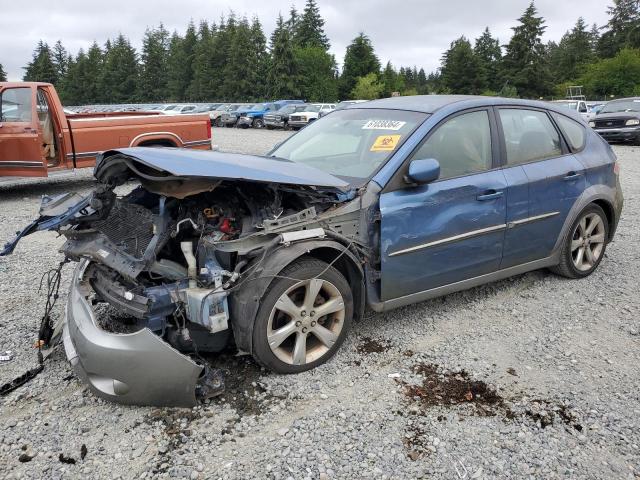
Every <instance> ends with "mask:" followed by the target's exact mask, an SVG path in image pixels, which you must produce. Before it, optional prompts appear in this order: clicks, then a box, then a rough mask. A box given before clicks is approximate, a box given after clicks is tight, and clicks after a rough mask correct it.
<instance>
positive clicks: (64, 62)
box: [52, 40, 69, 81]
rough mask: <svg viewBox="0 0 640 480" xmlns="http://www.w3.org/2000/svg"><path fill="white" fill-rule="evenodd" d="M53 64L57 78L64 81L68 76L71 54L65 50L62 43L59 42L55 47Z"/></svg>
mask: <svg viewBox="0 0 640 480" xmlns="http://www.w3.org/2000/svg"><path fill="white" fill-rule="evenodd" d="M52 55H53V63H54V65H55V67H56V77H57V79H58V80H59V81H62V80H63V79H64V77H65V75H66V74H67V68H68V66H69V53H68V52H67V49H66V48H64V46H63V45H62V42H61V41H60V40H58V41H57V42H56V44H55V45H54V46H53V51H52Z"/></svg>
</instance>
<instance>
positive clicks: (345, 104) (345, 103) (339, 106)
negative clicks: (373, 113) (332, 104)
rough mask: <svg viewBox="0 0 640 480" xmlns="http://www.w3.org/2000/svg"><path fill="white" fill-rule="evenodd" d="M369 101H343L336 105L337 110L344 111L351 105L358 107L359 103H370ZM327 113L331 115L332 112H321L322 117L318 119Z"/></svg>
mask: <svg viewBox="0 0 640 480" xmlns="http://www.w3.org/2000/svg"><path fill="white" fill-rule="evenodd" d="M368 101H369V100H343V101H341V102H339V103H338V104H337V105H336V108H335V110H342V109H343V108H347V107H349V106H351V105H356V104H358V103H364V102H368ZM327 113H330V111H329V112H326V111H323V112H320V115H319V116H318V118H320V117H323V116H325V115H326V114H327Z"/></svg>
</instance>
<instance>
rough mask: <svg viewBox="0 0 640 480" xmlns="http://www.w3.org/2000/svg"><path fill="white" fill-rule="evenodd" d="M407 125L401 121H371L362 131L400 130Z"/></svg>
mask: <svg viewBox="0 0 640 480" xmlns="http://www.w3.org/2000/svg"><path fill="white" fill-rule="evenodd" d="M406 123H407V122H401V121H399V120H369V121H368V122H367V123H365V124H364V125H363V127H362V130H400V129H401V128H402V127H404V126H405V125H406Z"/></svg>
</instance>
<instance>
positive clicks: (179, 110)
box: [161, 104, 198, 115]
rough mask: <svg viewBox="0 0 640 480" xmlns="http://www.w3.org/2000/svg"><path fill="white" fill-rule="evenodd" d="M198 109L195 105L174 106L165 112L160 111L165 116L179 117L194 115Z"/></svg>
mask: <svg viewBox="0 0 640 480" xmlns="http://www.w3.org/2000/svg"><path fill="white" fill-rule="evenodd" d="M197 108H198V106H197V105H193V104H190V105H175V106H174V107H173V108H167V109H166V110H161V112H162V113H164V114H165V115H180V114H183V113H195V110H196V109H197Z"/></svg>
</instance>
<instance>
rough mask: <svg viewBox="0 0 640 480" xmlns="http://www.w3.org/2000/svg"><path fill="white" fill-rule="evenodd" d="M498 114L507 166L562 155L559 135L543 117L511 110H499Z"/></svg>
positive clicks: (543, 114) (527, 111)
mask: <svg viewBox="0 0 640 480" xmlns="http://www.w3.org/2000/svg"><path fill="white" fill-rule="evenodd" d="M499 112H500V121H501V123H502V130H503V131H504V141H505V144H506V146H507V164H508V165H518V164H520V163H527V162H532V161H534V160H543V159H545V158H551V157H558V156H560V155H562V148H561V147H560V135H559V134H558V131H557V130H556V129H555V127H554V126H553V124H552V123H551V120H550V119H549V117H548V116H547V114H546V113H544V112H539V111H536V110H519V109H515V108H502V109H500V110H499Z"/></svg>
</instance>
